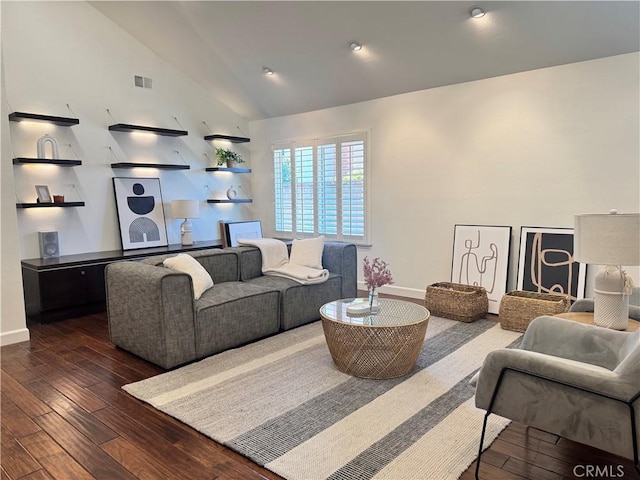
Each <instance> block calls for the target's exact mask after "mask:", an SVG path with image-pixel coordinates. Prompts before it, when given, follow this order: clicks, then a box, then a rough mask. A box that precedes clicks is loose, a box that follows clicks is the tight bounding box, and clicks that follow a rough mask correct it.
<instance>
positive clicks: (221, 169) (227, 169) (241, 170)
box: [205, 167, 251, 173]
mask: <svg viewBox="0 0 640 480" xmlns="http://www.w3.org/2000/svg"><path fill="white" fill-rule="evenodd" d="M205 170H206V171H207V172H233V173H251V169H250V168H239V167H207V168H206V169H205Z"/></svg>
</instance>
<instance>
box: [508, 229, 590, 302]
mask: <svg viewBox="0 0 640 480" xmlns="http://www.w3.org/2000/svg"><path fill="white" fill-rule="evenodd" d="M586 276H587V265H586V264H584V263H579V262H577V261H575V260H574V259H573V228H550V227H521V228H520V252H519V255H518V279H517V289H518V290H524V291H528V292H537V293H555V294H560V295H569V296H570V299H571V301H575V300H577V299H580V298H584V293H585V286H586Z"/></svg>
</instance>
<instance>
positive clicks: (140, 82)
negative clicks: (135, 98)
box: [133, 75, 152, 88]
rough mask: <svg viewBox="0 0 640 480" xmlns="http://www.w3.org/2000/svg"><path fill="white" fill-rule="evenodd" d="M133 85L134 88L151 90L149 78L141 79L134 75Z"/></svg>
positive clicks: (139, 76) (141, 77)
mask: <svg viewBox="0 0 640 480" xmlns="http://www.w3.org/2000/svg"><path fill="white" fill-rule="evenodd" d="M133 84H134V85H135V86H136V87H140V88H151V86H152V80H151V78H149V77H143V76H141V75H134V76H133Z"/></svg>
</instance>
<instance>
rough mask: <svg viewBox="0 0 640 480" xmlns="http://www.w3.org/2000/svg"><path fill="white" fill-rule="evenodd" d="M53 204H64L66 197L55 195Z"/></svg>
mask: <svg viewBox="0 0 640 480" xmlns="http://www.w3.org/2000/svg"><path fill="white" fill-rule="evenodd" d="M53 203H64V195H54V196H53Z"/></svg>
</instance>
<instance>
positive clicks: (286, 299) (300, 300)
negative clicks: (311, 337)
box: [245, 273, 342, 330]
mask: <svg viewBox="0 0 640 480" xmlns="http://www.w3.org/2000/svg"><path fill="white" fill-rule="evenodd" d="M245 283H247V284H251V285H260V286H262V287H268V288H275V289H278V290H279V291H280V309H281V311H282V314H281V320H280V329H281V330H289V329H291V328H294V327H298V326H300V325H304V324H306V323H311V322H314V321H316V320H319V319H320V307H322V305H324V304H325V303H327V302H332V301H333V300H336V299H339V298H341V291H342V277H340V276H339V275H336V274H335V273H331V274H329V279H328V280H327V281H326V282H324V283H318V284H315V285H301V284H299V283H298V282H294V281H293V280H290V279H288V278H282V277H274V276H270V275H263V276H260V277H256V278H254V279H252V280H249V281H247V282H245Z"/></svg>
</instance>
